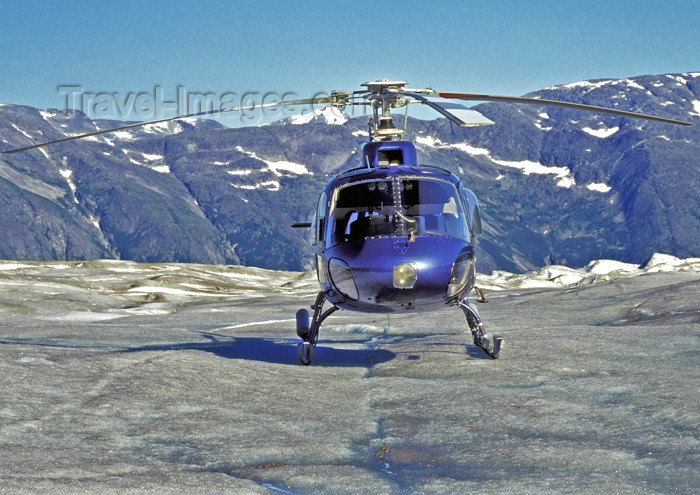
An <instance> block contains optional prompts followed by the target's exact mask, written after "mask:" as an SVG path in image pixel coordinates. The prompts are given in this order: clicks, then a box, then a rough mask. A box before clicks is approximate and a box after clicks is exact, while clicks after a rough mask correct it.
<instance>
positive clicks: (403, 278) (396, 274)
mask: <svg viewBox="0 0 700 495" xmlns="http://www.w3.org/2000/svg"><path fill="white" fill-rule="evenodd" d="M416 280H418V273H417V272H416V267H415V266H414V265H412V264H408V263H402V264H399V265H396V266H395V267H394V270H393V283H394V287H396V288H397V289H412V288H413V286H414V285H415V284H416Z"/></svg>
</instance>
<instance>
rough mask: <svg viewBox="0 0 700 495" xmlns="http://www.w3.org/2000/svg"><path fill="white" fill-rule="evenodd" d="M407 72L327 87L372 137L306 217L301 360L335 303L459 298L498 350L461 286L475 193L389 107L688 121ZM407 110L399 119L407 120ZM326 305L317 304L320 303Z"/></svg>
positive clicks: (403, 306) (404, 303)
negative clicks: (307, 294)
mask: <svg viewBox="0 0 700 495" xmlns="http://www.w3.org/2000/svg"><path fill="white" fill-rule="evenodd" d="M406 84H407V83H406V82H404V81H390V80H380V81H376V82H367V83H364V84H363V86H365V87H366V88H367V90H366V91H357V92H354V93H334V94H332V95H331V99H330V100H329V102H330V103H331V104H332V105H337V106H344V105H347V104H353V103H354V102H355V101H356V100H357V99H364V100H366V101H367V102H368V104H369V105H370V106H371V107H372V110H373V116H372V118H371V119H370V124H369V134H370V142H369V143H367V144H365V146H364V148H363V152H362V163H361V166H360V167H359V168H356V169H353V170H349V171H346V172H343V173H341V174H340V175H338V176H336V177H334V178H332V179H331V180H330V181H329V182H328V184H326V186H325V188H324V190H323V192H322V193H321V196H320V198H319V202H318V207H317V209H316V213H315V216H314V219H313V222H311V223H310V224H295V225H293V227H307V226H308V227H310V228H312V230H313V239H314V241H313V242H314V250H315V252H316V272H317V275H318V281H319V283H320V285H321V290H320V292H319V293H318V295H317V297H316V300H315V302H314V304H313V306H311V309H312V310H313V315H311V316H310V315H309V311H308V310H307V309H301V310H299V311H298V312H297V315H296V323H297V335H298V336H299V337H300V338H301V339H302V341H303V342H302V343H301V344H300V345H299V347H298V354H299V359H300V361H301V363H302V364H305V365H308V364H310V363H311V360H312V357H313V352H314V348H315V346H316V343H317V340H318V332H319V328H320V326H321V324H322V323H323V321H324V320H325V319H326V318H328V317H329V316H330V315H332V314H333V313H334V312H335V311H337V310H338V309H349V310H355V311H362V312H368V313H393V312H398V313H410V312H419V311H431V310H436V309H439V308H442V307H444V306H459V307H460V308H461V309H462V310H463V312H464V314H465V316H466V319H467V324H468V326H469V329H470V331H471V334H472V337H473V341H474V344H476V345H477V346H479V347H480V348H481V349H483V350H484V352H485V353H486V354H487V355H488V356H490V357H492V358H494V359H496V358H498V357H499V354H500V352H501V350H502V349H503V348H504V343H503V338H502V337H501V336H500V335H492V334H490V333H487V332H486V330H485V327H484V324H483V322H482V320H481V318H480V317H479V313H478V312H477V311H476V309H475V308H474V307H473V306H471V305H470V304H469V301H468V299H467V295H468V294H469V293H470V292H471V291H472V290H475V292H476V293H477V298H479V299H477V300H483V295H481V292H480V291H479V290H478V288H477V287H475V285H474V283H475V281H476V263H475V255H474V247H475V244H476V239H477V237H478V236H479V235H480V234H481V233H482V226H481V216H480V213H479V205H478V202H477V198H476V196H475V195H474V193H473V192H472V191H470V190H469V189H467V188H466V187H465V186H464V185H463V184H462V183H461V181H460V180H459V179H458V178H457V177H456V176H454V175H453V174H451V173H450V172H448V171H446V170H443V169H441V168H436V167H430V166H426V165H421V164H420V162H419V161H418V158H417V155H416V148H415V146H414V145H413V144H412V143H410V142H407V141H404V140H402V137H403V134H404V132H405V129H397V128H396V127H395V126H394V123H393V120H392V117H391V113H390V111H391V109H393V108H397V107H401V106H405V105H407V104H408V103H413V102H418V103H423V104H427V105H428V106H430V107H432V108H433V109H435V110H436V111H438V112H440V113H441V114H442V115H444V116H445V117H447V118H448V119H449V120H450V121H452V122H453V123H455V124H457V125H459V126H461V127H471V126H484V125H491V124H493V122H492V121H491V120H489V119H487V118H486V117H484V116H483V115H481V114H480V113H478V112H477V111H475V110H473V109H469V108H467V107H465V106H463V105H461V104H459V103H456V102H454V101H453V100H454V99H460V100H475V101H497V102H508V103H525V104H535V105H546V106H560V107H565V108H572V109H577V110H586V111H594V112H600V113H609V114H613V115H617V116H623V117H633V118H642V119H648V120H654V121H658V122H665V123H673V124H681V125H688V123H687V122H682V121H677V120H672V119H666V118H662V117H656V116H649V115H644V114H638V113H633V112H626V111H618V110H612V109H608V108H602V107H594V106H590V105H581V104H577V103H568V102H559V101H552V100H542V99H534V98H524V97H508V96H491V95H477V94H462V93H436V92H435V91H433V90H432V89H424V90H415V89H405V85H406ZM406 121H407V119H404V122H406ZM326 302H328V303H330V304H331V307H330V308H329V309H327V310H325V311H324V309H323V308H324V304H325V303H326Z"/></svg>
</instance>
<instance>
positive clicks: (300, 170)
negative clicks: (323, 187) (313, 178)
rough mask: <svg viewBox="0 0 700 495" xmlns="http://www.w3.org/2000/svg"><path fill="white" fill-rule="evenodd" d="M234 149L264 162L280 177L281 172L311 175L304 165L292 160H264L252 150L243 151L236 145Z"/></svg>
mask: <svg viewBox="0 0 700 495" xmlns="http://www.w3.org/2000/svg"><path fill="white" fill-rule="evenodd" d="M236 151H240V152H241V153H245V154H246V155H248V156H249V157H251V158H255V159H256V160H260V161H261V162H263V163H265V164H266V165H267V167H268V168H267V169H263V171H265V170H269V171H271V172H272V173H273V174H275V175H276V176H277V177H282V176H283V175H284V174H283V173H282V172H290V173H292V174H296V175H304V174H306V175H312V174H311V172H309V170H308V169H307V168H306V166H305V165H302V164H300V163H294V162H288V161H286V160H280V161H272V160H264V159H262V158H260V157H259V156H258V155H257V154H256V153H255V152H253V151H245V150H244V149H243V148H242V147H241V146H236Z"/></svg>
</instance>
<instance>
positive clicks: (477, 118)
mask: <svg viewBox="0 0 700 495" xmlns="http://www.w3.org/2000/svg"><path fill="white" fill-rule="evenodd" d="M398 94H401V95H405V96H410V97H411V98H414V99H416V100H418V101H420V102H421V103H425V104H426V105H428V106H429V107H430V108H432V109H433V110H436V111H437V112H440V113H441V114H442V115H444V116H445V117H447V118H448V119H450V120H451V121H452V122H454V123H455V124H457V125H458V126H460V127H477V126H485V125H492V124H493V123H494V122H493V121H492V120H489V119H487V118H486V117H484V116H483V115H481V114H480V113H479V112H477V111H476V110H473V109H471V108H467V107H465V106H464V105H461V104H459V103H455V102H452V101H450V100H448V99H446V98H438V97H435V96H432V95H422V94H419V93H409V92H403V91H402V92H399V93H398Z"/></svg>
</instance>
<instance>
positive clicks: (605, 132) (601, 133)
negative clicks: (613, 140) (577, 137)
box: [581, 127, 620, 139]
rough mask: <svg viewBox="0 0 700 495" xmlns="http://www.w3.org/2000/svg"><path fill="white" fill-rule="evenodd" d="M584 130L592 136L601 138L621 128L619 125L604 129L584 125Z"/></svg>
mask: <svg viewBox="0 0 700 495" xmlns="http://www.w3.org/2000/svg"><path fill="white" fill-rule="evenodd" d="M581 130H582V131H583V132H585V133H586V134H589V135H591V136H594V137H597V138H600V139H605V138H608V137H610V136H612V135H613V134H615V133H616V132H617V131H619V130H620V128H619V127H609V128H603V129H591V128H590V127H584V128H582V129H581Z"/></svg>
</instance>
